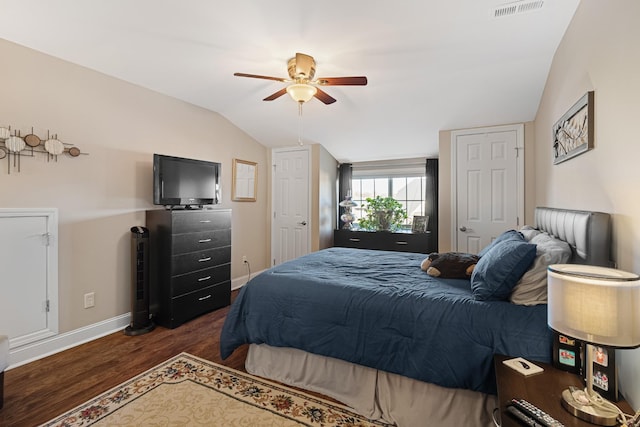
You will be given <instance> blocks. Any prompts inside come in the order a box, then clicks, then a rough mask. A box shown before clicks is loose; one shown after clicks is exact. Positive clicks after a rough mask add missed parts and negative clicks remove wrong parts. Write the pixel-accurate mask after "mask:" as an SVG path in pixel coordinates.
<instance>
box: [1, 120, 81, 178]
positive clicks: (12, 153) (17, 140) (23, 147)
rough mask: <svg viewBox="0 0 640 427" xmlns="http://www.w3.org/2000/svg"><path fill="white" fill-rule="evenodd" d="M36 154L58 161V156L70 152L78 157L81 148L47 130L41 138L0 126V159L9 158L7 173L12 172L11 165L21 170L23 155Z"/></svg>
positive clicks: (70, 154) (32, 155) (31, 155)
mask: <svg viewBox="0 0 640 427" xmlns="http://www.w3.org/2000/svg"><path fill="white" fill-rule="evenodd" d="M36 154H45V155H46V156H47V161H51V160H54V161H56V162H57V161H58V156H60V155H61V154H68V155H69V156H70V157H78V156H79V155H81V154H85V155H86V154H87V153H82V152H80V149H79V148H78V147H76V146H74V145H72V144H66V143H64V142H62V141H60V140H59V139H58V135H57V134H55V135H49V131H47V137H46V138H44V139H43V138H40V137H39V136H38V135H36V134H35V133H33V128H31V133H29V134H27V135H25V136H24V137H23V136H21V135H20V131H19V130H18V131H16V130H13V131H12V130H11V126H9V127H0V160H2V159H4V158H6V159H7V173H11V167H12V166H13V168H14V169H15V170H16V171H18V172H20V161H21V159H22V157H35V156H36Z"/></svg>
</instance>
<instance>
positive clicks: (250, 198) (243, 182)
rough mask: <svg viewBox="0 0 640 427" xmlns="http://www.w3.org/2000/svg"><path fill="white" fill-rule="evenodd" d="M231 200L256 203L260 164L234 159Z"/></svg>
mask: <svg viewBox="0 0 640 427" xmlns="http://www.w3.org/2000/svg"><path fill="white" fill-rule="evenodd" d="M231 173H232V176H233V179H232V180H231V200H233V201H236V202H255V201H256V193H257V192H258V164H257V163H255V162H249V161H247V160H239V159H233V168H232V172H231Z"/></svg>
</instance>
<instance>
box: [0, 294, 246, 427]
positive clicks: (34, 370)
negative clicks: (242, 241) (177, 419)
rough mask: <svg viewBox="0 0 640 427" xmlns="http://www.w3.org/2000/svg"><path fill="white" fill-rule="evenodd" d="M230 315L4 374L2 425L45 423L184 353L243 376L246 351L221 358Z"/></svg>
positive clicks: (118, 338)
mask: <svg viewBox="0 0 640 427" xmlns="http://www.w3.org/2000/svg"><path fill="white" fill-rule="evenodd" d="M236 294H237V292H233V293H232V298H235V296H236ZM228 311H229V307H225V308H223V309H220V310H216V311H214V312H211V313H208V314H206V315H204V316H201V317H199V318H197V319H194V320H192V321H190V322H188V323H186V324H184V325H182V326H180V327H178V328H176V329H166V328H162V327H157V328H156V329H155V330H154V331H152V332H150V333H147V334H145V335H140V336H136V337H130V336H126V335H124V333H122V332H116V333H114V334H111V335H108V336H106V337H104V338H100V339H97V340H94V341H92V342H89V343H87V344H83V345H81V346H78V347H75V348H72V349H70V350H66V351H63V352H61V353H58V354H55V355H53V356H49V357H46V358H44V359H41V360H38V361H35V362H32V363H29V364H27V365H24V366H20V367H17V368H14V369H11V370H9V371H6V372H5V390H4V394H5V396H4V408H2V409H0V426H2V427H5V426H6V427H9V426H11V427H13V426H34V425H38V424H41V423H44V422H46V421H48V420H50V419H51V418H54V417H55V416H57V415H59V414H61V413H63V412H65V411H67V410H69V409H71V408H73V407H75V406H77V405H79V404H81V403H83V402H85V401H87V400H89V399H90V398H91V397H93V396H95V395H97V394H100V393H102V392H104V391H106V390H108V389H110V388H112V387H115V386H116V385H118V384H120V383H121V382H123V381H125V380H127V379H129V378H131V377H133V376H135V375H137V374H139V373H141V372H144V371H146V370H147V369H150V368H152V367H154V366H155V365H158V364H159V363H162V362H163V361H165V360H167V359H169V358H170V357H172V356H175V355H176V354H179V353H181V352H183V351H184V352H187V353H190V354H193V355H194V356H198V357H201V358H203V359H207V360H210V361H213V362H216V363H219V364H222V365H225V366H229V367H231V368H234V369H238V370H240V371H243V372H246V371H245V369H244V359H245V357H246V353H247V346H243V347H241V348H240V349H238V350H236V351H235V352H234V353H233V355H232V356H231V357H229V358H228V359H227V360H224V361H223V360H221V359H220V350H219V345H220V331H221V330H222V324H223V322H224V319H225V317H226V315H227V312H228Z"/></svg>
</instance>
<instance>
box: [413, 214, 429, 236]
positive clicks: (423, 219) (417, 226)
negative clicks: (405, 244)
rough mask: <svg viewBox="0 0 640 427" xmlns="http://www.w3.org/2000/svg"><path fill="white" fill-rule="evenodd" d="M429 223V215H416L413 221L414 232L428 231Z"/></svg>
mask: <svg viewBox="0 0 640 427" xmlns="http://www.w3.org/2000/svg"><path fill="white" fill-rule="evenodd" d="M428 225H429V215H414V216H413V221H412V222H411V232H412V233H426V232H427V226H428Z"/></svg>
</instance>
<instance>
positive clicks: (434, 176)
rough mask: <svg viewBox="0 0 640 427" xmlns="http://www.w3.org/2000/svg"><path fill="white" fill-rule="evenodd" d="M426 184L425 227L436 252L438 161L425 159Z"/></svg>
mask: <svg viewBox="0 0 640 427" xmlns="http://www.w3.org/2000/svg"><path fill="white" fill-rule="evenodd" d="M426 174H427V184H426V187H425V207H424V208H425V212H424V214H425V215H429V224H428V225H427V227H428V229H429V231H430V232H431V244H432V247H434V248H435V250H436V251H437V250H438V159H427V166H426Z"/></svg>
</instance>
